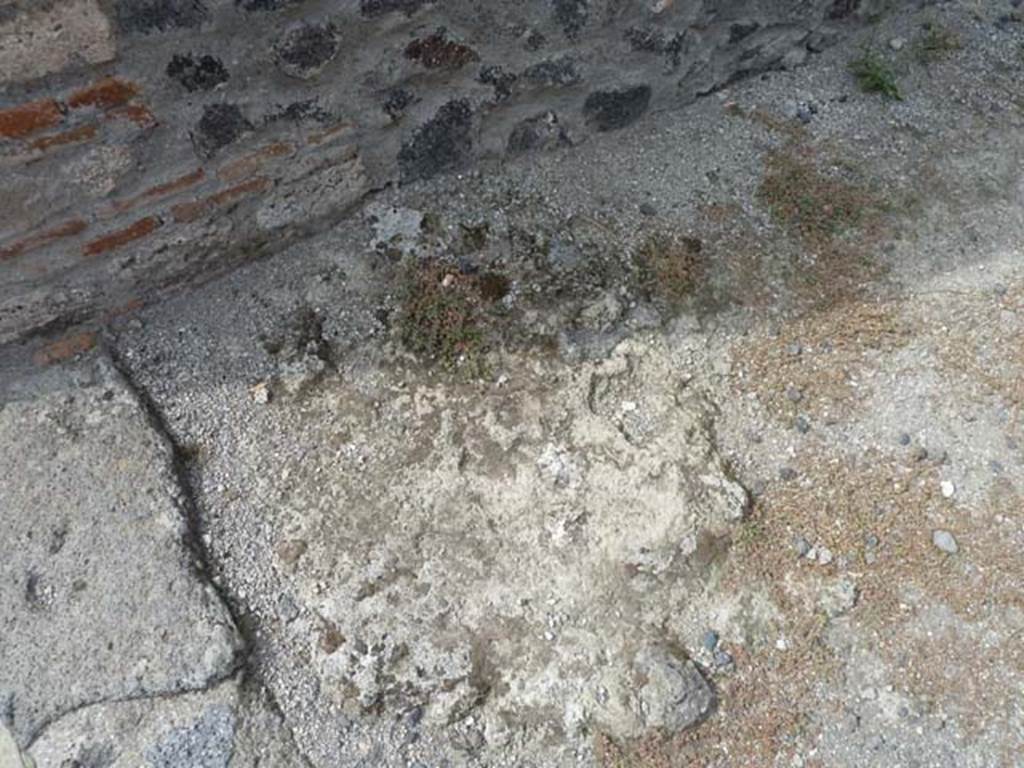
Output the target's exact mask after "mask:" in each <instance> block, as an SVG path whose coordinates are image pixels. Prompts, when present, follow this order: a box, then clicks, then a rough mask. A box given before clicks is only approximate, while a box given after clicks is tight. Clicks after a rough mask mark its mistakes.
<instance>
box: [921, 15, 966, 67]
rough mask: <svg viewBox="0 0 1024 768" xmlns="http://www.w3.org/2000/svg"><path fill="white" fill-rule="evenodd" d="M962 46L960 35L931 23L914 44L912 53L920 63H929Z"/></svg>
mask: <svg viewBox="0 0 1024 768" xmlns="http://www.w3.org/2000/svg"><path fill="white" fill-rule="evenodd" d="M961 48H963V44H962V43H961V42H960V36H959V35H958V34H957V33H956V32H954V31H953V30H951V29H949V28H948V27H944V26H942V25H941V24H935V23H931V24H929V25H928V26H927V27H925V31H924V34H923V35H922V36H921V38H920V39H919V40H918V41H917V43H916V45H915V46H914V55H915V56H916V57H917V60H918V61H919V62H921V63H922V64H931V63H933V62H936V61H941V60H942V59H945V58H947V57H949V56H950V55H951V54H952V53H953V52H955V51H959V50H960V49H961Z"/></svg>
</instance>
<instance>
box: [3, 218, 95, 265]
mask: <svg viewBox="0 0 1024 768" xmlns="http://www.w3.org/2000/svg"><path fill="white" fill-rule="evenodd" d="M88 226H89V225H88V224H86V223H85V222H84V221H82V220H81V219H72V220H70V221H65V222H64V223H63V224H58V225H57V226H56V227H53V228H52V229H48V230H45V231H43V232H39V233H37V234H33V235H29V236H28V237H26V238H25V239H24V240H20V241H18V242H16V243H13V244H12V245H10V246H8V247H7V248H0V261H7V260H8V259H14V258H17V257H18V256H21V255H22V254H23V253H28V252H29V251H34V250H35V249H36V248H42V247H43V246H44V245H47V244H49V243H52V242H53V241H54V240H59V239H61V238H62V237H72V236H74V235H77V234H80V233H82V232H84V231H85V230H86V228H87V227H88Z"/></svg>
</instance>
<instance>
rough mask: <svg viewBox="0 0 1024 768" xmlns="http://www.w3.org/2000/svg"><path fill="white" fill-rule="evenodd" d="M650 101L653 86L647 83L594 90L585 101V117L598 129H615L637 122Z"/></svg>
mask: <svg viewBox="0 0 1024 768" xmlns="http://www.w3.org/2000/svg"><path fill="white" fill-rule="evenodd" d="M650 103H651V88H650V86H647V85H636V86H633V87H630V88H621V89H618V90H614V91H594V92H593V93H592V94H590V95H589V96H587V100H586V101H585V102H584V103H583V117H584V118H585V119H586V121H587V124H588V125H590V126H591V127H592V128H594V129H595V130H597V131H614V130H617V129H619V128H625V127H626V126H627V125H629V124H630V123H633V122H635V121H636V120H637V119H638V118H639V117H640V116H641V115H642V114H643V113H644V112H646V111H647V107H648V105H649V104H650Z"/></svg>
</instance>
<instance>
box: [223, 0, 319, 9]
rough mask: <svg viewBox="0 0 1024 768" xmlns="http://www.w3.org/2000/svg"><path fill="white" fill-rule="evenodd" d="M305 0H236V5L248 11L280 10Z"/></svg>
mask: <svg viewBox="0 0 1024 768" xmlns="http://www.w3.org/2000/svg"><path fill="white" fill-rule="evenodd" d="M301 2H303V0H235V5H237V6H238V7H239V8H242V9H243V10H246V11H279V10H281V9H282V8H286V7H288V6H289V5H298V4H299V3H301Z"/></svg>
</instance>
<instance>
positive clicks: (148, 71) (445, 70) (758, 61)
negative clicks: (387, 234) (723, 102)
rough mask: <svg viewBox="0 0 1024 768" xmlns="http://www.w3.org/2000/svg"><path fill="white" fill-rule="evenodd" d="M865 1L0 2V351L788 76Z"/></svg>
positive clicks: (237, 0) (205, 0)
mask: <svg viewBox="0 0 1024 768" xmlns="http://www.w3.org/2000/svg"><path fill="white" fill-rule="evenodd" d="M860 6H861V3H860V2H859V1H858V0H721V1H720V2H717V1H715V0H517V1H516V2H512V1H511V0H487V1H486V2H481V1H480V0H476V1H473V0H447V1H445V0H437V1H436V2H430V1H429V0H6V2H5V0H0V174H2V184H0V195H2V197H0V200H2V203H3V204H2V205H0V343H2V342H4V341H9V340H11V339H14V338H17V337H18V336H20V335H22V334H25V333H27V332H30V331H33V330H39V329H47V328H49V329H53V328H55V327H59V326H61V325H64V324H67V323H71V322H76V321H81V320H83V319H88V318H95V317H101V316H102V315H103V314H104V313H117V312H122V311H127V310H129V309H131V308H132V307H134V306H137V305H138V304H140V303H142V302H144V301H147V300H149V299H150V298H152V297H153V296H155V295H158V294H159V293H160V292H161V291H163V290H165V289H167V288H169V287H172V286H176V285H180V284H182V283H183V282H187V281H190V280H195V279H201V278H204V277H208V276H209V275H211V274H215V273H218V272H221V271H223V270H225V269H228V268H230V267H231V266H232V265H234V264H237V263H240V262H241V261H243V260H245V259H248V258H253V257H255V256H257V255H259V254H261V253H264V252H266V251H268V250H270V249H273V248H275V247H278V246H280V245H281V244H282V243H284V242H287V241H289V240H291V239H294V238H295V237H296V236H299V235H301V234H302V233H304V232H309V231H315V230H316V229H318V228H322V227H324V226H327V225H329V224H331V223H333V222H335V221H337V220H338V218H339V217H340V216H342V215H344V214H345V212H346V211H347V210H349V209H351V207H352V206H353V205H354V204H356V203H357V202H358V201H360V200H361V199H362V198H363V196H364V195H365V194H366V193H367V192H369V191H370V190H372V189H374V188H379V187H381V186H383V185H386V184H389V183H395V182H397V183H406V182H410V181H414V180H417V179H422V178H427V177H430V176H434V175H436V174H440V173H447V172H452V171H457V170H459V169H462V168H465V167H467V166H469V165H470V164H471V163H473V162H474V161H477V160H479V159H481V158H496V157H501V156H506V155H509V156H512V155H524V154H527V153H531V152H538V151H546V150H550V149H556V148H558V147H562V146H567V145H572V144H577V143H579V142H582V141H584V140H585V138H586V136H587V134H589V133H591V132H595V131H612V130H618V129H621V128H624V127H626V126H628V125H629V124H631V123H633V122H634V121H636V120H637V119H639V118H640V117H641V116H642V115H643V114H644V113H645V112H647V111H649V110H651V109H664V108H670V107H673V106H679V105H683V104H686V103H688V102H692V101H693V100H694V99H696V98H698V97H700V96H701V95H703V94H707V93H710V92H712V91H714V90H715V89H718V88H721V87H722V86H724V85H726V84H727V83H729V82H730V81H732V80H733V79H735V78H738V77H742V76H744V75H748V74H751V73H756V72H760V71H763V70H766V69H771V68H777V67H788V66H794V65H797V64H799V63H801V62H802V61H803V60H804V59H805V58H806V57H807V56H808V54H809V53H813V52H814V51H816V50H820V49H821V48H822V47H823V46H825V45H827V44H828V43H829V42H830V40H832V39H834V38H835V35H836V34H837V33H838V31H839V30H841V28H842V24H843V23H844V20H845V19H846V18H847V17H849V16H853V15H857V14H861V13H864V12H865V10H866V9H864V8H861V7H860Z"/></svg>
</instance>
